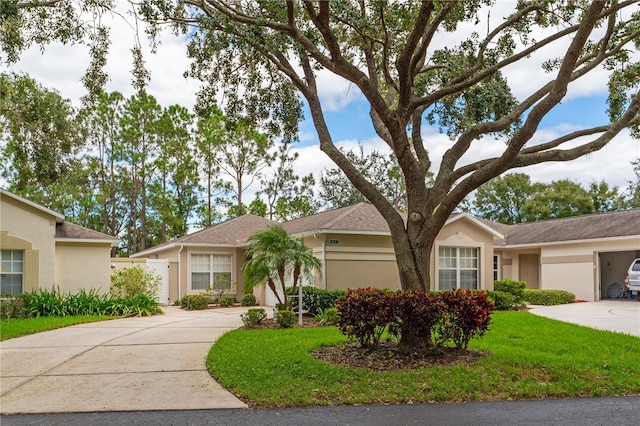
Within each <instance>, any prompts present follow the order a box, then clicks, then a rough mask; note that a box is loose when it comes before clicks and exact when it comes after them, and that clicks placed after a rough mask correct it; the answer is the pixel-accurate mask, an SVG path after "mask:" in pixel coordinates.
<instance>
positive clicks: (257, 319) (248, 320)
mask: <svg viewBox="0 0 640 426" xmlns="http://www.w3.org/2000/svg"><path fill="white" fill-rule="evenodd" d="M240 318H241V319H242V322H243V324H244V325H245V326H246V327H249V328H251V327H256V326H257V325H259V324H260V323H262V321H264V320H266V319H267V312H266V311H265V310H264V308H251V309H249V310H248V311H247V312H245V313H244V314H240Z"/></svg>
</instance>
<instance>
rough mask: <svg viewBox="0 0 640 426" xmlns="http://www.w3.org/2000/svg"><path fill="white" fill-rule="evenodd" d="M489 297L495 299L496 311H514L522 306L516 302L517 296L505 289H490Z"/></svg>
mask: <svg viewBox="0 0 640 426" xmlns="http://www.w3.org/2000/svg"><path fill="white" fill-rule="evenodd" d="M488 293H489V298H491V300H493V303H494V305H495V309H496V311H513V310H517V309H518V308H519V307H520V306H519V304H517V303H516V296H514V295H513V294H511V293H507V292H505V291H499V290H495V291H489V292H488Z"/></svg>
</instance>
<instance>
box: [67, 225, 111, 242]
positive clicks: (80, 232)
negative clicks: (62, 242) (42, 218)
mask: <svg viewBox="0 0 640 426" xmlns="http://www.w3.org/2000/svg"><path fill="white" fill-rule="evenodd" d="M56 238H65V239H80V240H104V241H105V242H112V241H118V239H117V238H115V237H112V236H111V235H107V234H103V233H102V232H98V231H94V230H91V229H87V228H84V227H82V226H80V225H76V224H73V223H69V222H62V223H56Z"/></svg>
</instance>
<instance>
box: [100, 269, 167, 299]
mask: <svg viewBox="0 0 640 426" xmlns="http://www.w3.org/2000/svg"><path fill="white" fill-rule="evenodd" d="M161 280H162V278H161V277H160V276H158V275H156V274H154V273H153V272H150V271H147V270H146V269H144V268H143V267H142V266H139V265H136V266H129V267H126V268H122V269H118V270H116V271H114V272H113V273H112V274H111V292H112V293H113V294H115V295H118V296H137V295H140V294H145V293H151V294H153V295H157V294H158V290H159V288H160V283H161Z"/></svg>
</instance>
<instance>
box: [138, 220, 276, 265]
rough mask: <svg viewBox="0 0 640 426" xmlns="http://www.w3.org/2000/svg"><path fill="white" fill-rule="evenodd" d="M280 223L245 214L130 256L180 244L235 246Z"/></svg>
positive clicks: (141, 254)
mask: <svg viewBox="0 0 640 426" xmlns="http://www.w3.org/2000/svg"><path fill="white" fill-rule="evenodd" d="M278 225H280V224H279V223H278V222H274V221H272V220H269V219H266V218H264V217H260V216H255V215H252V214H245V215H242V216H239V217H235V218H233V219H230V220H227V221H225V222H221V223H217V224H215V225H211V226H208V227H206V228H203V229H200V230H198V231H195V232H193V233H191V234H188V235H185V236H183V237H179V238H176V239H174V240H171V241H167V242H165V243H162V244H159V245H157V246H154V247H151V248H149V249H146V250H142V251H139V252H138V253H135V254H132V255H131V257H141V256H146V255H147V254H149V253H153V252H157V251H160V250H163V249H166V248H169V247H175V246H181V245H211V246H218V247H220V246H223V247H224V246H226V247H237V246H242V245H244V244H245V243H246V242H247V240H248V239H249V237H250V236H252V235H253V234H255V233H256V232H258V231H263V230H265V229H267V228H269V227H271V226H278Z"/></svg>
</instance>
